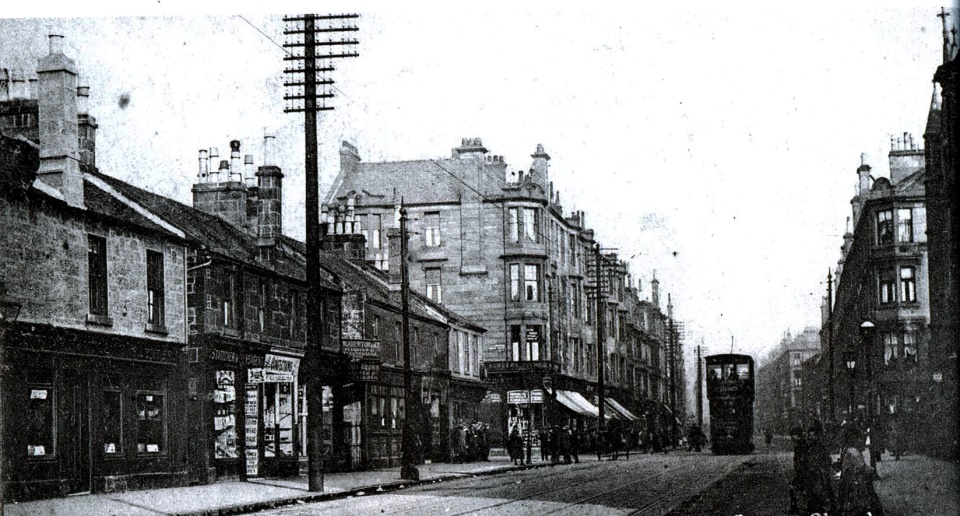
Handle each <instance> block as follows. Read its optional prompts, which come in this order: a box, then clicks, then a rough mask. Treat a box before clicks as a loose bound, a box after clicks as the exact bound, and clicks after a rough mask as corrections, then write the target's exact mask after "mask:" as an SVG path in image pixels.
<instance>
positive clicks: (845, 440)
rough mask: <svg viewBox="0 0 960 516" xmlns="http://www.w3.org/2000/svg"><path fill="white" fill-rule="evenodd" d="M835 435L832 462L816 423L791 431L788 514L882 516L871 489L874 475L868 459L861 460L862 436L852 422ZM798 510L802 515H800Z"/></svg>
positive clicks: (863, 436) (820, 429) (878, 502)
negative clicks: (836, 446) (835, 451)
mask: <svg viewBox="0 0 960 516" xmlns="http://www.w3.org/2000/svg"><path fill="white" fill-rule="evenodd" d="M838 433H839V439H840V447H839V450H838V451H839V455H840V459H838V460H837V461H836V462H833V459H832V457H831V453H830V448H829V446H828V444H827V441H826V436H824V432H823V426H822V425H821V424H820V423H819V422H814V423H813V424H812V425H810V427H809V428H808V429H807V430H804V429H803V428H801V427H795V428H794V429H793V430H791V432H790V439H791V441H792V443H793V469H794V475H793V479H792V481H791V482H790V485H789V491H790V493H789V494H790V513H791V514H817V513H818V514H824V513H829V514H839V515H841V516H866V515H871V516H882V515H883V508H882V507H881V506H880V500H879V497H878V496H877V493H876V491H875V490H874V488H873V480H874V478H875V476H874V472H873V470H872V469H871V468H870V466H869V459H864V454H863V451H864V448H865V443H866V439H865V433H864V432H863V431H862V430H861V428H860V426H859V425H857V424H856V423H855V422H850V423H844V424H843V425H841V426H840V427H839V428H838ZM801 508H803V509H805V511H804V512H800V509H801Z"/></svg>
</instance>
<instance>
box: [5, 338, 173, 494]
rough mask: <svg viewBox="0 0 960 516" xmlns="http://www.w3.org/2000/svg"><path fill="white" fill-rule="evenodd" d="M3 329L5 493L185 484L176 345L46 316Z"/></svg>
mask: <svg viewBox="0 0 960 516" xmlns="http://www.w3.org/2000/svg"><path fill="white" fill-rule="evenodd" d="M8 339H9V340H8V342H7V345H6V346H5V347H6V349H5V350H4V356H3V357H2V359H3V363H4V364H5V366H6V368H5V371H4V373H3V385H2V396H3V413H2V418H3V425H2V426H3V435H2V439H3V444H2V445H3V457H4V464H3V479H2V484H3V491H4V499H5V500H7V501H24V500H30V499H36V498H46V497H51V496H63V495H68V494H75V493H86V492H113V491H123V490H127V489H143V488H150V487H170V486H177V485H185V484H186V481H187V478H186V477H187V474H186V465H185V453H184V438H183V436H184V433H185V432H184V425H185V421H184V418H183V405H184V399H185V397H186V393H185V392H184V391H183V385H184V384H185V382H184V381H183V376H182V372H183V369H182V353H181V351H180V345H178V344H177V343H175V342H161V341H152V340H149V339H142V338H134V337H121V336H114V335H107V334H101V333H93V332H87V331H81V330H69V329H62V328H54V327H52V326H47V325H29V326H22V327H18V328H16V329H15V330H11V331H10V332H9V333H8Z"/></svg>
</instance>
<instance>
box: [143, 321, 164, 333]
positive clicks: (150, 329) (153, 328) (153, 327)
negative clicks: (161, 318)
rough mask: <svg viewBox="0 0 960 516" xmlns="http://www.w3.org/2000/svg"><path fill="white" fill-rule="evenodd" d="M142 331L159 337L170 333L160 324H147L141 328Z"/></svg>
mask: <svg viewBox="0 0 960 516" xmlns="http://www.w3.org/2000/svg"><path fill="white" fill-rule="evenodd" d="M143 331H145V332H147V333H156V334H159V335H168V334H169V333H170V332H168V331H167V327H166V326H164V325H162V324H151V323H147V325H146V326H145V327H144V328H143Z"/></svg>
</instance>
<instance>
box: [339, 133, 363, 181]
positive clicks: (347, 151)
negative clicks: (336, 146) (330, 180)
mask: <svg viewBox="0 0 960 516" xmlns="http://www.w3.org/2000/svg"><path fill="white" fill-rule="evenodd" d="M359 168H360V153H358V152H357V148H356V147H354V146H353V145H351V144H350V143H349V142H346V141H342V142H340V174H341V175H343V176H344V177H352V176H355V175H356V174H357V172H359Z"/></svg>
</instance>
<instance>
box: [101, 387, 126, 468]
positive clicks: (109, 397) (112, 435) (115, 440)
mask: <svg viewBox="0 0 960 516" xmlns="http://www.w3.org/2000/svg"><path fill="white" fill-rule="evenodd" d="M100 411H101V416H100V421H101V427H100V438H101V440H102V441H103V453H104V455H106V456H107V457H110V456H116V455H121V454H122V453H123V386H122V384H121V383H120V381H119V380H117V379H114V378H107V379H105V380H104V383H103V403H102V405H101V407H100Z"/></svg>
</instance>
